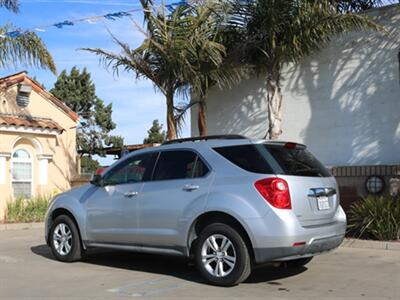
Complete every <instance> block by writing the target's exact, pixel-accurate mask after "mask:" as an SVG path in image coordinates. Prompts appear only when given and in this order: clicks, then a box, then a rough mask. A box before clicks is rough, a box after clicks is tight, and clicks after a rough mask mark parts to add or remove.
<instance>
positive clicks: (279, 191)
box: [254, 178, 292, 209]
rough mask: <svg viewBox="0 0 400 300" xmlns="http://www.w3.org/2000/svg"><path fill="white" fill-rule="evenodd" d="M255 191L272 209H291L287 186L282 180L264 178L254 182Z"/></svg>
mask: <svg viewBox="0 0 400 300" xmlns="http://www.w3.org/2000/svg"><path fill="white" fill-rule="evenodd" d="M254 185H255V187H256V189H257V191H258V192H259V193H260V194H261V196H263V197H264V199H265V200H267V201H268V203H269V204H271V205H272V206H273V207H276V208H280V209H291V208H292V204H291V201H290V193H289V185H288V183H287V182H286V181H285V180H283V179H282V178H266V179H261V180H258V181H256V183H255V184H254Z"/></svg>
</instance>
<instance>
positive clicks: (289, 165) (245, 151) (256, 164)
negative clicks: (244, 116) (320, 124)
mask: <svg viewBox="0 0 400 300" xmlns="http://www.w3.org/2000/svg"><path fill="white" fill-rule="evenodd" d="M214 150H215V151H217V152H218V153H219V154H221V155H222V156H223V157H225V158H226V159H228V160H229V161H230V162H232V163H234V164H235V165H237V166H238V167H240V168H242V169H244V170H246V171H249V172H253V173H261V174H284V175H296V176H312V177H329V176H331V175H330V173H329V171H328V170H327V169H326V168H325V167H324V166H323V165H322V164H321V163H320V162H319V161H318V160H317V159H316V158H315V157H314V156H313V155H312V154H311V153H310V152H309V151H308V150H307V149H305V147H303V146H297V147H296V148H294V149H289V148H285V147H283V146H282V145H268V144H255V145H242V146H229V147H220V148H215V149H214Z"/></svg>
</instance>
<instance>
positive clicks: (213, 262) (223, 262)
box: [201, 234, 236, 277]
mask: <svg viewBox="0 0 400 300" xmlns="http://www.w3.org/2000/svg"><path fill="white" fill-rule="evenodd" d="M201 259H202V262H203V266H204V268H205V269H206V270H207V272H208V273H210V274H211V275H213V276H215V277H225V276H227V275H228V274H230V273H231V272H232V270H233V269H234V268H235V265H236V250H235V247H234V245H233V243H232V242H231V241H230V240H229V239H228V238H227V237H226V236H224V235H222V234H213V235H211V236H210V237H208V238H207V239H206V240H205V241H204V243H203V246H202V248H201Z"/></svg>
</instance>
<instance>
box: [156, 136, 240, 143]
mask: <svg viewBox="0 0 400 300" xmlns="http://www.w3.org/2000/svg"><path fill="white" fill-rule="evenodd" d="M244 139H247V137H245V136H243V135H239V134H223V135H208V136H197V137H190V138H183V139H175V140H170V141H166V142H164V143H163V145H171V144H179V143H185V142H196V141H208V140H244Z"/></svg>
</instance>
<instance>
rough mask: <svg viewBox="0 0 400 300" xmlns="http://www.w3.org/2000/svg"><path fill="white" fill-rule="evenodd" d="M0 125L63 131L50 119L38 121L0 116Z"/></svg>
mask: <svg viewBox="0 0 400 300" xmlns="http://www.w3.org/2000/svg"><path fill="white" fill-rule="evenodd" d="M0 125H7V126H23V127H29V128H42V129H55V130H58V131H64V128H62V127H61V126H60V125H59V124H58V123H57V122H54V121H53V120H50V119H40V118H25V117H15V116H2V115H0Z"/></svg>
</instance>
